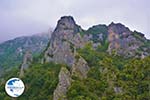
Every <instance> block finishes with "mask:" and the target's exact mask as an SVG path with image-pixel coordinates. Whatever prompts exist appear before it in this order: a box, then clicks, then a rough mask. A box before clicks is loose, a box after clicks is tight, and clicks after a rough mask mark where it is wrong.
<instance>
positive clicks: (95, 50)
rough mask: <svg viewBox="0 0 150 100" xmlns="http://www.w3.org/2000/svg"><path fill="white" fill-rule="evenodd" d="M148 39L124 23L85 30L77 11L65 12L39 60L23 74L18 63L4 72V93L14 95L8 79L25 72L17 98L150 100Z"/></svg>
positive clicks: (1, 93) (0, 85)
mask: <svg viewBox="0 0 150 100" xmlns="http://www.w3.org/2000/svg"><path fill="white" fill-rule="evenodd" d="M149 45H150V42H149V40H147V39H146V38H145V37H144V35H143V34H142V33H139V32H137V31H134V32H132V31H130V29H129V28H127V27H125V26H124V25H122V24H120V23H116V24H115V23H111V24H110V25H109V26H106V25H96V26H93V27H91V28H89V29H88V30H83V29H82V28H81V27H80V26H79V25H77V24H76V22H75V21H74V19H73V17H71V16H64V17H61V19H60V20H59V21H58V23H57V26H56V29H55V30H54V32H53V33H52V36H51V39H50V42H49V44H48V46H47V47H46V50H45V51H44V52H43V53H42V57H40V58H39V57H37V58H36V59H39V60H33V61H32V62H30V63H29V64H28V67H27V69H26V70H25V71H24V74H23V75H22V76H21V77H20V73H21V69H15V68H14V69H13V70H10V71H9V72H8V73H11V74H9V75H8V74H7V73H5V75H3V77H2V79H1V80H0V81H1V82H0V83H1V84H0V97H1V98H0V99H2V100H3V99H4V100H5V99H6V100H7V99H10V98H9V97H8V96H7V95H6V93H5V92H4V91H3V90H4V84H5V82H6V81H7V79H9V78H10V77H20V78H21V79H22V80H23V81H24V83H25V85H26V90H25V93H24V94H23V95H22V96H20V97H19V98H17V99H18V100H28V99H29V100H30V99H32V100H41V99H46V100H47V99H50V100H149V99H150V96H149V72H150V68H149V65H150V52H149V47H150V46H149ZM26 63H28V62H26ZM39 87H40V88H39Z"/></svg>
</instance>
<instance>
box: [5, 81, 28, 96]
mask: <svg viewBox="0 0 150 100" xmlns="http://www.w3.org/2000/svg"><path fill="white" fill-rule="evenodd" d="M24 89H25V86H24V83H23V81H22V80H21V79H19V78H11V79H9V80H8V81H7V82H6V84H5V91H6V93H7V94H8V95H9V96H11V97H19V96H20V95H21V94H22V93H23V92H24Z"/></svg>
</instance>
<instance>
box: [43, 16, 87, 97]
mask: <svg viewBox="0 0 150 100" xmlns="http://www.w3.org/2000/svg"><path fill="white" fill-rule="evenodd" d="M81 31H82V30H81V28H80V27H79V26H78V25H76V23H75V21H74V19H73V18H72V17H71V16H64V17H61V19H60V20H59V21H58V24H57V27H56V29H55V30H54V32H53V33H52V36H51V40H50V45H49V47H48V49H47V50H46V51H45V55H44V59H45V62H51V61H52V62H55V63H60V64H67V65H68V66H69V67H70V69H71V72H69V71H68V70H67V69H66V68H62V69H61V71H60V73H59V83H58V86H57V88H56V90H55V91H54V94H53V100H65V98H64V97H65V95H66V92H67V89H68V87H69V86H70V84H71V76H72V75H73V74H76V75H77V74H79V73H80V74H79V77H80V78H86V74H87V71H88V70H89V67H88V65H87V63H86V61H85V60H84V59H83V58H81V57H80V58H79V59H78V60H77V59H76V57H75V56H76V54H77V53H76V49H77V48H82V47H83V46H84V45H85V44H86V43H87V42H88V39H84V38H83V37H81V35H80V32H81Z"/></svg>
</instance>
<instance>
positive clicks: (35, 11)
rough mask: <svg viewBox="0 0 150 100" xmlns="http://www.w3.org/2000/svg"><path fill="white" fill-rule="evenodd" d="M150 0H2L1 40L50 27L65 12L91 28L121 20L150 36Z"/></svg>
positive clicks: (0, 2) (132, 28) (0, 3)
mask: <svg viewBox="0 0 150 100" xmlns="http://www.w3.org/2000/svg"><path fill="white" fill-rule="evenodd" d="M149 4H150V1H149V0H1V1H0V15H1V16H0V40H1V41H4V40H6V39H9V38H14V37H16V36H21V35H29V34H34V33H38V32H43V31H47V30H48V29H49V27H55V26H56V22H57V20H58V19H59V18H60V17H61V16H64V15H72V16H74V18H75V20H76V21H77V23H78V24H79V25H81V26H82V27H83V28H85V29H87V28H88V27H90V26H92V25H95V24H107V25H108V24H109V23H111V22H112V21H114V22H120V23H123V24H125V25H126V26H128V27H129V28H130V29H131V30H137V31H140V32H143V33H145V35H146V37H147V38H150V34H149V32H150V29H149V28H148V26H150V21H149V20H148V18H150V12H149V10H148V9H149Z"/></svg>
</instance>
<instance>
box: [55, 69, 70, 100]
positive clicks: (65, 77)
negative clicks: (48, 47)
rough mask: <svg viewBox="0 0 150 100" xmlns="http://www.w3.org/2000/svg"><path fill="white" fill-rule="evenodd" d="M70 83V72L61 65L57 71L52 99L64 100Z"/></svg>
mask: <svg viewBox="0 0 150 100" xmlns="http://www.w3.org/2000/svg"><path fill="white" fill-rule="evenodd" d="M70 85H71V74H70V72H69V71H68V69H67V68H65V67H62V68H61V70H60V73H59V83H58V85H57V88H56V89H55V91H54V93H53V100H66V98H65V96H66V93H67V90H68V88H69V86H70Z"/></svg>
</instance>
